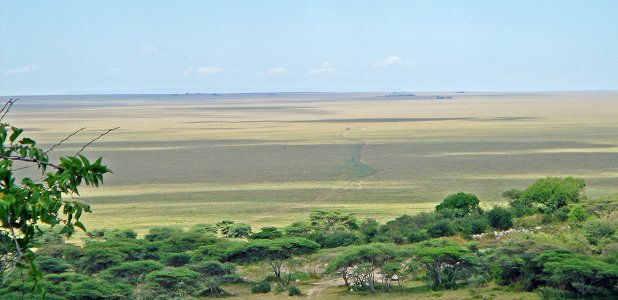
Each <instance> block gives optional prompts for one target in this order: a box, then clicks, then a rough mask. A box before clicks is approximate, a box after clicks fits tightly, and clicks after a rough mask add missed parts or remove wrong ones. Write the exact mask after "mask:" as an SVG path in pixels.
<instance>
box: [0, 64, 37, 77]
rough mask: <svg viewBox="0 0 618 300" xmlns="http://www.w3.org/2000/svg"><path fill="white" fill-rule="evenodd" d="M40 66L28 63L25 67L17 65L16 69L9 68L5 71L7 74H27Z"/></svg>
mask: <svg viewBox="0 0 618 300" xmlns="http://www.w3.org/2000/svg"><path fill="white" fill-rule="evenodd" d="M38 68H39V66H37V65H27V66H23V67H17V68H14V69H10V70H7V71H6V72H4V74H6V75H17V74H25V73H30V72H33V71H36V70H37V69H38Z"/></svg>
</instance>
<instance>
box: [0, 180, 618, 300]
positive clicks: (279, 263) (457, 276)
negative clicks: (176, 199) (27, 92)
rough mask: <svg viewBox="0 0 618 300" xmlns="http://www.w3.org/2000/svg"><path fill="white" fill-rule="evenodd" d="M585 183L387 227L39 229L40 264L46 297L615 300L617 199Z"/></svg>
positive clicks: (318, 222)
mask: <svg viewBox="0 0 618 300" xmlns="http://www.w3.org/2000/svg"><path fill="white" fill-rule="evenodd" d="M584 186H585V184H584V182H583V181H582V180H579V179H575V178H569V177H567V178H544V179H540V180H538V181H536V182H535V183H534V184H532V185H531V186H530V187H528V188H527V189H526V190H524V191H509V192H508V193H505V196H507V197H509V199H510V201H509V203H510V205H509V207H494V208H492V209H489V210H482V209H481V208H480V207H479V201H478V199H477V197H476V196H474V195H472V194H466V193H457V194H453V195H451V196H448V197H446V198H445V199H444V201H443V202H442V203H440V204H439V205H438V206H437V207H436V209H435V210H434V211H432V212H425V213H420V214H417V215H413V216H408V215H404V216H401V217H399V218H397V219H394V220H391V221H389V222H386V223H385V224H380V223H379V222H377V221H375V220H372V219H366V220H358V219H357V218H356V217H355V215H353V214H350V213H346V212H341V211H315V212H314V213H312V214H311V215H310V218H309V220H307V221H298V222H295V223H293V224H290V225H288V226H285V227H282V228H277V227H264V228H262V229H261V230H259V231H257V232H255V233H252V230H251V228H250V226H248V225H246V224H242V223H235V222H233V221H229V220H224V221H221V222H219V224H216V225H209V224H199V225H196V226H194V227H192V228H191V229H189V230H184V229H181V228H177V227H157V228H152V229H151V230H150V231H149V233H148V234H146V235H145V236H144V238H138V237H137V234H136V233H135V232H134V231H132V230H97V231H93V232H90V233H89V234H88V237H87V238H86V239H85V240H84V245H83V246H81V247H79V246H74V245H70V244H66V243H65V242H64V240H63V238H62V236H60V235H59V232H58V231H56V230H55V229H51V230H47V231H45V232H44V233H42V234H39V235H38V239H37V240H38V241H42V242H41V243H40V246H39V248H38V250H37V251H36V253H37V259H36V264H37V265H38V266H39V269H40V270H41V271H42V272H43V273H44V276H43V280H42V281H41V283H40V285H41V286H42V287H44V289H45V291H46V293H47V299H173V298H178V299H193V298H203V297H233V296H234V294H236V293H238V291H239V290H244V291H246V294H243V295H245V296H246V297H249V296H248V295H251V293H253V294H261V295H273V296H274V295H278V297H287V296H288V295H289V296H296V295H302V294H303V292H304V291H303V290H302V288H303V287H304V286H306V285H307V284H308V283H311V282H315V281H316V280H323V279H320V278H322V277H325V276H334V277H336V278H337V277H338V278H341V285H342V286H345V290H343V289H341V288H338V289H340V290H339V292H338V293H339V295H340V296H344V295H356V296H358V297H361V296H363V295H365V296H367V295H381V294H389V295H392V296H393V297H395V296H397V295H407V297H419V298H429V297H433V296H435V295H439V294H431V293H441V292H431V291H448V290H456V289H466V288H469V289H470V290H471V291H472V290H474V289H477V288H485V287H487V286H494V289H505V290H509V291H513V292H529V291H533V292H536V294H537V295H538V296H539V297H541V298H547V299H555V298H615V297H616V296H618V236H617V234H616V232H617V230H618V224H617V222H616V219H617V215H618V206H617V205H616V204H615V203H616V202H614V201H598V202H592V201H582V200H583V199H585V197H584V196H583V194H582V192H583V188H584ZM522 207H527V209H525V210H522ZM517 216H519V217H517ZM319 262H321V263H319ZM322 263H323V265H324V266H325V267H324V268H318V267H317V266H318V265H322ZM25 277H26V283H25V284H24V282H23V281H22V278H20V277H13V278H11V279H10V280H9V281H8V282H7V284H6V285H5V286H4V287H3V288H2V289H0V298H2V299H13V298H15V299H20V298H21V297H22V296H25V297H30V296H31V295H32V293H33V290H32V284H31V283H30V282H29V281H28V280H27V277H28V275H25ZM299 287H301V289H299ZM34 292H35V296H36V295H40V294H36V293H38V291H34ZM232 293H234V294H232ZM404 297H405V296H404ZM436 297H437V296H436Z"/></svg>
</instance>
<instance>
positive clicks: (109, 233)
mask: <svg viewBox="0 0 618 300" xmlns="http://www.w3.org/2000/svg"><path fill="white" fill-rule="evenodd" d="M136 238H137V232H135V230H132V229H113V230H105V231H104V232H103V239H104V240H106V241H123V240H134V239H136Z"/></svg>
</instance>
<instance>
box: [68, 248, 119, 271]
mask: <svg viewBox="0 0 618 300" xmlns="http://www.w3.org/2000/svg"><path fill="white" fill-rule="evenodd" d="M126 258H127V255H126V254H124V253H122V252H119V251H115V250H113V249H99V248H96V249H88V250H86V251H84V256H83V257H82V258H81V260H80V262H79V265H80V271H81V272H83V273H85V274H93V273H98V272H101V271H103V270H105V269H107V268H109V267H113V266H116V265H119V264H120V263H121V262H123V261H125V260H126Z"/></svg>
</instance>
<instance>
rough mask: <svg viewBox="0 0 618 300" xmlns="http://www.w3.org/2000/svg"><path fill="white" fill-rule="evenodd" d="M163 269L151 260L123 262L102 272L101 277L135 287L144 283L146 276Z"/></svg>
mask: <svg viewBox="0 0 618 300" xmlns="http://www.w3.org/2000/svg"><path fill="white" fill-rule="evenodd" d="M162 269H163V265H162V264H161V263H159V262H156V261H152V260H140V261H131V262H125V263H122V264H120V265H117V266H115V267H111V268H109V269H107V270H105V271H104V272H102V274H101V277H102V278H105V279H108V280H110V281H111V280H120V281H122V282H124V283H127V284H131V285H136V284H138V283H140V282H142V281H144V277H145V276H146V274H148V273H150V272H153V271H159V270H162Z"/></svg>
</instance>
